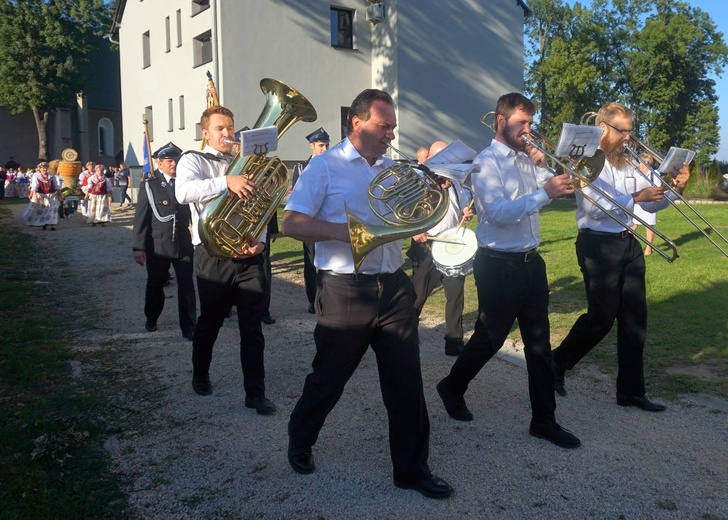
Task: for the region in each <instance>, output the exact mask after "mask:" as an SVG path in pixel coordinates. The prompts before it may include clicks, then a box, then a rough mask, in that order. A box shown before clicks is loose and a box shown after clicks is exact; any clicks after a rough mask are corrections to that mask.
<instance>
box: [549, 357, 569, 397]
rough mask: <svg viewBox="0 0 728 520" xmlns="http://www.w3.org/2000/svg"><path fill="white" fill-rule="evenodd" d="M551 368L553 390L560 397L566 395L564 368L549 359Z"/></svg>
mask: <svg viewBox="0 0 728 520" xmlns="http://www.w3.org/2000/svg"><path fill="white" fill-rule="evenodd" d="M551 370H553V372H554V391H555V392H556V393H557V394H559V395H560V396H562V397H566V381H564V375H565V374H566V370H564V369H563V368H561V367H560V366H559V365H557V364H556V361H554V360H553V359H552V360H551Z"/></svg>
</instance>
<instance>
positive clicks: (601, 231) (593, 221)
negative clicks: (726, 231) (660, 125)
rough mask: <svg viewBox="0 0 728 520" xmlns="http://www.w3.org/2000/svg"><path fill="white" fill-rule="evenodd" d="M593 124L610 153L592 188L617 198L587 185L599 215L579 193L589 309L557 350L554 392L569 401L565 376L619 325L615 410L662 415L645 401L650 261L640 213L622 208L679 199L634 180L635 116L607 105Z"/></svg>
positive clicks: (680, 179) (679, 185) (580, 255)
mask: <svg viewBox="0 0 728 520" xmlns="http://www.w3.org/2000/svg"><path fill="white" fill-rule="evenodd" d="M595 124H596V125H598V126H602V127H603V128H604V133H603V135H602V138H601V141H600V144H599V147H600V148H601V149H602V150H603V151H604V154H605V156H606V162H605V164H604V168H603V170H602V172H601V174H600V175H599V177H598V178H597V179H596V180H595V181H594V186H595V187H596V188H600V189H601V190H603V191H604V192H606V194H608V195H609V196H610V197H611V199H607V198H605V197H604V196H602V194H600V193H597V192H596V191H595V190H593V189H591V188H589V187H586V188H584V194H585V195H587V196H588V197H591V198H592V199H593V201H594V202H596V203H597V204H599V205H600V206H602V208H603V209H600V208H597V207H596V205H595V204H594V203H593V202H591V201H589V200H587V199H586V197H584V196H582V195H581V194H579V193H577V202H578V208H577V212H576V221H577V225H578V227H579V234H578V236H577V239H576V256H577V259H578V262H579V267H580V268H581V272H582V274H583V276H584V286H585V289H586V297H587V302H588V310H587V312H586V313H585V314H582V315H581V316H580V317H579V318H578V319H577V320H576V323H574V325H573V327H572V328H571V331H570V332H569V334H568V335H567V336H566V338H565V339H564V340H563V341H562V343H561V345H560V346H559V347H558V348H557V349H556V350H554V352H553V369H554V375H555V380H556V383H555V388H556V392H557V393H559V394H560V395H566V389H565V386H564V372H565V371H566V370H571V369H572V368H574V366H575V365H576V364H577V363H578V362H579V360H580V359H581V358H583V357H584V356H585V355H586V354H587V353H588V352H589V351H590V350H591V349H592V348H593V347H594V346H596V345H597V344H598V343H599V342H600V341H601V340H602V338H604V336H606V335H607V333H608V332H609V331H610V330H611V328H612V325H613V324H614V320H615V319H616V320H617V360H618V366H619V370H618V375H617V404H618V405H620V406H636V407H638V408H641V409H643V410H647V411H650V412H659V411H662V410H664V409H665V405H663V404H659V403H653V402H652V401H650V400H648V399H647V398H646V397H645V379H644V371H643V351H644V345H645V333H646V329H647V299H646V296H645V259H644V256H643V253H642V247H641V245H640V243H639V242H638V240H637V239H636V238H635V237H634V236H633V235H632V233H631V231H632V229H631V226H632V224H633V216H634V215H633V214H632V213H628V212H626V211H624V210H623V209H622V207H624V208H626V209H627V210H629V211H632V209H633V208H634V205H635V204H639V205H640V206H641V207H642V209H644V210H646V211H649V212H653V213H654V212H656V211H658V210H661V209H663V208H665V207H667V205H668V204H669V201H668V198H667V197H670V196H673V193H671V192H670V193H667V194H666V193H665V192H666V190H667V187H666V186H664V185H663V186H659V187H656V186H650V187H647V188H644V189H642V190H639V191H637V190H636V184H635V178H636V176H638V175H640V174H639V173H638V172H637V171H636V169H635V166H634V165H633V164H631V163H630V162H629V161H628V160H627V157H626V155H625V145H626V143H627V142H628V141H629V139H630V133H631V132H632V110H630V109H629V108H627V107H625V106H624V105H622V104H620V103H607V104H606V105H604V106H603V107H602V108H601V109H600V110H599V112H598V114H597V116H596V120H595ZM689 177H690V171H689V169H688V165H687V164H685V165H683V168H682V169H681V170H680V172H679V174H678V175H677V177H676V179H675V180H676V187H675V191H677V192H678V193H682V192H683V190H684V189H685V185H686V183H687V181H688V179H689ZM616 203H618V204H616ZM620 205H621V206H622V207H619V206H620ZM604 210H606V211H608V212H609V213H610V214H611V215H612V216H611V217H610V216H609V215H608V214H607V212H606V211H604ZM613 217H617V219H618V221H619V222H618V221H616V220H614V219H613Z"/></svg>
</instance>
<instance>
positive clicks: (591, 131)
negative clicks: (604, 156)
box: [556, 123, 604, 157]
mask: <svg viewBox="0 0 728 520" xmlns="http://www.w3.org/2000/svg"><path fill="white" fill-rule="evenodd" d="M603 132H604V129H603V128H602V127H601V126H591V125H573V124H571V123H564V125H563V127H562V129H561V137H560V138H559V144H558V146H557V147H556V156H557V157H591V156H593V155H594V154H595V153H596V151H597V148H599V141H600V140H601V138H602V133H603Z"/></svg>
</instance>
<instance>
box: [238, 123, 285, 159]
mask: <svg viewBox="0 0 728 520" xmlns="http://www.w3.org/2000/svg"><path fill="white" fill-rule="evenodd" d="M240 147H241V149H242V152H241V153H242V155H243V156H244V157H245V156H248V155H252V154H254V153H255V154H264V153H268V152H273V151H275V150H277V149H278V128H276V127H275V125H271V126H264V127H263V128H254V129H253V130H245V131H243V132H240Z"/></svg>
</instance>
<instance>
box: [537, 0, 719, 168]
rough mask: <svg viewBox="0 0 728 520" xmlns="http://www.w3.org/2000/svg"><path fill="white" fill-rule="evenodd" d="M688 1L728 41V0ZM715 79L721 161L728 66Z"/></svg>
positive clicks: (585, 0) (573, 0) (586, 0)
mask: <svg viewBox="0 0 728 520" xmlns="http://www.w3.org/2000/svg"><path fill="white" fill-rule="evenodd" d="M576 1H577V0H565V2H566V3H567V4H570V5H573V4H574V3H576ZM578 1H579V3H581V5H587V6H588V5H591V0H578ZM683 1H685V0H683ZM687 3H688V4H690V5H692V6H693V7H699V8H700V10H701V11H704V12H706V13H708V14H709V15H710V17H711V18H712V19H713V23H715V25H716V26H717V28H718V31H720V32H722V33H723V40H724V41H725V42H726V43H728V0H687ZM526 4H528V2H526ZM715 81H716V86H715V91H716V93H717V94H718V116H719V118H720V119H719V125H720V127H721V129H720V148H719V150H718V153H717V154H716V156H715V157H716V159H718V160H719V161H728V67H726V70H725V71H724V72H723V75H722V77H716V78H715Z"/></svg>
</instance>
